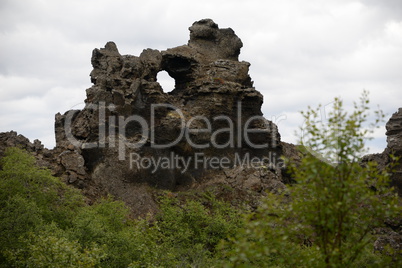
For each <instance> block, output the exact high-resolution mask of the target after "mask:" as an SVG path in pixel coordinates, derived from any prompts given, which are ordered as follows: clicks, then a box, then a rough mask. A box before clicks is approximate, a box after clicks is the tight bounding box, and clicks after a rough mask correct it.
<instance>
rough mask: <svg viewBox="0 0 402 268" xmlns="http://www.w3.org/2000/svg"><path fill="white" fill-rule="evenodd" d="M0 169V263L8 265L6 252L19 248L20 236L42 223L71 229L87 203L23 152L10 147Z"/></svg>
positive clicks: (0, 164) (77, 193) (75, 191)
mask: <svg viewBox="0 0 402 268" xmlns="http://www.w3.org/2000/svg"><path fill="white" fill-rule="evenodd" d="M0 166H2V170H0V208H1V209H0V239H1V240H0V263H5V257H4V252H5V250H10V249H18V248H19V247H20V244H21V242H20V237H24V236H26V235H27V234H28V233H29V232H32V231H35V230H36V229H37V228H39V227H40V226H42V225H43V224H46V223H51V222H55V223H57V224H58V225H60V226H71V224H72V221H71V218H72V217H73V215H74V213H75V212H76V211H77V210H78V209H79V208H80V207H82V206H83V205H84V201H83V197H82V195H81V194H80V193H79V192H78V191H77V190H75V189H72V188H70V187H67V186H66V185H65V184H64V183H62V182H61V181H60V180H58V179H57V178H54V177H53V176H51V174H50V172H49V171H48V170H45V169H41V168H39V167H37V166H36V165H35V159H34V158H33V157H32V156H31V155H29V154H28V153H26V152H25V151H23V150H21V149H17V148H9V149H8V150H7V151H6V152H5V157H3V158H2V159H1V163H0Z"/></svg>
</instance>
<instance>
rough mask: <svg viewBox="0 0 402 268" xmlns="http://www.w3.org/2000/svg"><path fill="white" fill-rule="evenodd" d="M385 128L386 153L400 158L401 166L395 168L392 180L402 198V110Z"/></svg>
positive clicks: (401, 109)
mask: <svg viewBox="0 0 402 268" xmlns="http://www.w3.org/2000/svg"><path fill="white" fill-rule="evenodd" d="M385 128H386V129H387V132H386V135H387V149H386V150H385V151H384V153H385V154H388V155H389V153H392V154H393V155H395V156H397V157H400V159H399V164H398V165H397V166H396V167H395V171H394V172H393V174H392V177H391V180H392V183H393V184H394V186H395V187H396V188H397V189H398V191H399V195H400V196H402V108H399V110H398V112H396V113H394V114H393V115H392V117H391V118H390V119H389V121H388V122H387V124H386V126H385ZM384 153H383V154H384Z"/></svg>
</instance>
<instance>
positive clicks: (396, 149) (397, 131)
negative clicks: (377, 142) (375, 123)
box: [363, 108, 402, 196]
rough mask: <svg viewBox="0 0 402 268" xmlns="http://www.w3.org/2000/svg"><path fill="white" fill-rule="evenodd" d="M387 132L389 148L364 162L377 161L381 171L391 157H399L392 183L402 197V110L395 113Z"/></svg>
mask: <svg viewBox="0 0 402 268" xmlns="http://www.w3.org/2000/svg"><path fill="white" fill-rule="evenodd" d="M385 128H386V130H387V132H386V133H385V134H386V135H387V148H385V150H384V152H382V153H381V154H371V155H366V156H364V157H363V162H369V161H375V162H377V163H378V166H379V168H380V169H384V168H385V167H386V166H388V165H389V164H390V163H391V162H392V161H393V160H392V159H391V157H390V155H391V154H392V155H394V156H396V157H399V158H400V159H399V161H398V163H394V164H396V165H395V167H394V169H393V173H392V175H391V183H392V185H393V186H394V187H395V188H396V190H397V191H398V193H399V196H402V108H399V109H398V111H397V112H396V113H394V114H393V115H392V116H391V118H390V119H389V120H388V122H387V124H386V125H385Z"/></svg>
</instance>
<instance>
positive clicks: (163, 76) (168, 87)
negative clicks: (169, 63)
mask: <svg viewBox="0 0 402 268" xmlns="http://www.w3.org/2000/svg"><path fill="white" fill-rule="evenodd" d="M156 81H158V83H159V84H160V85H161V87H162V89H163V92H165V93H169V92H172V91H173V89H174V87H175V84H176V82H175V80H174V79H173V78H172V77H171V76H170V75H169V74H168V72H166V71H160V72H159V73H158V74H157V75H156Z"/></svg>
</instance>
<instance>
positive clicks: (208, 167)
mask: <svg viewBox="0 0 402 268" xmlns="http://www.w3.org/2000/svg"><path fill="white" fill-rule="evenodd" d="M189 30H190V40H189V41H188V44H187V45H182V46H179V47H175V48H170V49H167V50H165V51H158V50H154V49H145V50H144V51H143V52H142V53H141V54H140V55H139V56H132V55H121V54H120V53H119V51H118V49H117V46H116V44H114V43H113V42H108V43H107V44H106V45H105V47H104V48H101V49H95V50H94V51H93V53H92V59H91V63H92V66H93V70H92V72H91V74H90V77H91V81H92V83H93V84H94V85H93V86H92V87H90V88H89V89H87V91H86V93H87V98H86V100H85V103H86V106H85V108H84V109H83V110H71V111H67V112H66V113H64V114H57V115H56V122H55V132H56V150H58V151H59V152H60V156H59V157H60V159H61V160H60V163H61V165H62V167H63V168H64V170H65V172H64V173H63V176H65V177H66V178H67V181H68V182H70V183H72V184H74V185H78V186H79V187H81V188H86V187H87V184H89V183H94V184H96V185H97V186H98V187H99V188H101V189H104V190H105V191H106V192H108V193H110V194H112V195H115V196H117V197H118V198H121V199H123V200H124V201H126V203H128V204H134V203H143V204H145V203H146V204H151V203H152V200H151V199H152V198H150V196H144V194H142V195H141V194H139V192H142V193H144V192H146V191H145V190H144V189H146V187H149V186H151V187H156V188H162V189H169V190H173V191H175V190H185V189H190V188H196V187H200V186H201V185H207V184H211V182H213V181H215V182H216V183H217V184H219V183H225V184H231V185H232V186H233V187H237V188H239V189H242V190H245V191H254V192H255V193H261V192H263V191H262V190H263V189H271V188H272V189H273V190H275V189H277V188H278V187H279V188H280V187H282V186H281V185H282V184H281V181H282V171H281V168H282V166H283V163H281V161H282V160H280V156H281V154H282V144H281V141H280V135H279V133H278V131H277V127H276V125H275V124H273V123H272V122H270V121H268V120H266V119H264V118H263V117H262V112H261V105H262V102H263V97H262V95H261V93H260V92H258V91H257V90H256V89H255V88H254V87H253V82H252V80H251V78H250V76H249V75H248V70H249V66H250V64H249V63H248V62H244V61H241V62H240V61H238V56H239V53H240V49H241V47H242V45H243V44H242V42H241V40H240V39H239V38H238V37H237V36H236V34H235V33H234V31H233V30H232V29H230V28H229V29H220V28H219V27H218V25H217V24H216V23H214V22H213V21H212V20H210V19H204V20H200V21H197V22H195V23H194V24H193V25H192V26H191V27H190V28H189ZM160 71H166V72H167V73H168V74H169V75H170V76H171V77H172V78H173V79H174V80H175V88H174V90H173V91H171V92H169V93H165V92H164V90H163V89H162V87H161V85H160V84H159V83H158V81H157V74H158V73H159V72H160ZM70 164H71V165H70ZM239 166H241V167H242V168H240V169H239ZM260 169H263V170H264V172H262V173H264V174H265V175H262V173H261V171H260ZM244 170H248V171H247V172H246V173H247V174H254V175H252V176H251V177H253V179H251V177H250V178H249V177H247V176H245V175H244V172H245V171H244ZM229 173H230V174H231V175H230V176H229V175H227V174H229ZM268 173H269V175H267V174H268ZM236 174H237V175H236ZM256 174H260V175H256ZM267 176H268V177H267ZM219 178H221V179H219ZM267 178H270V179H269V180H268V179H267ZM272 180H276V181H277V182H275V183H273V182H272ZM228 181H230V182H228ZM139 189H142V190H141V191H139ZM133 206H134V205H133ZM152 206H153V205H152V204H151V207H152ZM136 209H138V207H137V208H136Z"/></svg>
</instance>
